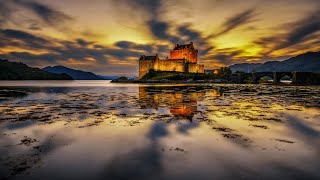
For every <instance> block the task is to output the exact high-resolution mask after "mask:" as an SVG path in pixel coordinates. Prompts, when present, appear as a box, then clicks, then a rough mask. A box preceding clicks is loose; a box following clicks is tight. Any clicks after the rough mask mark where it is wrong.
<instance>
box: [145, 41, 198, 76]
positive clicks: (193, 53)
mask: <svg viewBox="0 0 320 180" xmlns="http://www.w3.org/2000/svg"><path fill="white" fill-rule="evenodd" d="M197 62H198V50H196V49H195V48H194V47H193V43H192V42H190V44H184V45H179V44H176V45H175V47H174V49H173V50H171V51H170V58H169V59H168V58H167V59H159V57H158V55H157V54H156V55H155V56H145V55H142V56H141V57H140V59H139V78H142V77H143V76H144V75H146V74H147V73H148V72H149V70H150V69H153V70H155V71H173V72H188V73H204V66H203V65H200V64H197Z"/></svg>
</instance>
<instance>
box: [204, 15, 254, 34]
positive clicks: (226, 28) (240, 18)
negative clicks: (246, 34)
mask: <svg viewBox="0 0 320 180" xmlns="http://www.w3.org/2000/svg"><path fill="white" fill-rule="evenodd" d="M255 18H256V13H255V11H254V9H248V10H245V11H243V12H241V13H239V14H235V15H233V16H232V17H230V18H229V19H227V20H226V21H225V22H224V23H223V24H222V26H221V28H220V29H221V30H220V31H219V32H218V33H213V34H212V35H211V36H209V37H210V38H212V37H217V36H221V35H224V34H226V33H228V32H230V31H232V30H234V29H236V28H238V27H240V26H244V25H246V24H248V23H251V22H253V21H254V20H255Z"/></svg>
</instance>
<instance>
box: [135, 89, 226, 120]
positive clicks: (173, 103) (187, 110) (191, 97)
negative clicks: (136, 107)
mask: <svg viewBox="0 0 320 180" xmlns="http://www.w3.org/2000/svg"><path fill="white" fill-rule="evenodd" d="M198 88H199V87H197V86H195V87H191V86H181V87H179V86H178V87H177V86H176V87H174V88H172V87H171V86H151V87H150V86H149V87H144V86H140V87H139V104H140V106H141V108H142V109H155V110H159V108H161V107H163V108H168V109H169V110H170V113H171V114H172V115H174V116H175V117H177V118H185V119H188V120H190V121H192V118H193V116H194V115H195V114H196V113H197V111H198V109H197V107H198V100H200V98H204V97H205V96H211V97H220V96H222V95H223V92H222V91H218V90H217V89H211V90H209V91H208V90H206V91H204V90H199V89H198Z"/></svg>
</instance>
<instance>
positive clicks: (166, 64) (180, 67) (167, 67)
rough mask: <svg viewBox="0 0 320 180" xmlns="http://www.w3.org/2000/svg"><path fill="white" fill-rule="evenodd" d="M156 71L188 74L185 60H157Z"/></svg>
mask: <svg viewBox="0 0 320 180" xmlns="http://www.w3.org/2000/svg"><path fill="white" fill-rule="evenodd" d="M154 70H156V71H176V72H187V70H188V68H187V64H186V63H185V60H183V59H175V60H172V59H163V60H157V61H156V62H155V65H154Z"/></svg>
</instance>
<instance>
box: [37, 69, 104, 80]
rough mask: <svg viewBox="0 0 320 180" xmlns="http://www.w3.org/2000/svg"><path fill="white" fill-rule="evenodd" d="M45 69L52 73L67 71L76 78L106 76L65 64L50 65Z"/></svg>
mask: <svg viewBox="0 0 320 180" xmlns="http://www.w3.org/2000/svg"><path fill="white" fill-rule="evenodd" d="M43 70H45V71H47V72H51V73H57V74H61V73H65V74H68V75H69V76H71V77H72V78H73V79H75V80H103V79H104V78H103V77H101V76H98V75H96V74H94V73H92V72H86V71H81V70H75V69H71V68H68V67H64V66H48V67H45V68H43Z"/></svg>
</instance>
